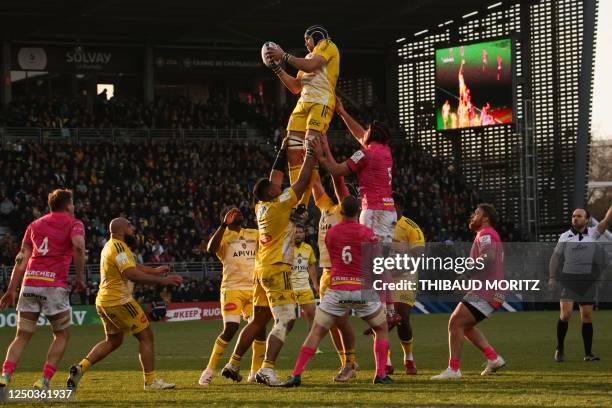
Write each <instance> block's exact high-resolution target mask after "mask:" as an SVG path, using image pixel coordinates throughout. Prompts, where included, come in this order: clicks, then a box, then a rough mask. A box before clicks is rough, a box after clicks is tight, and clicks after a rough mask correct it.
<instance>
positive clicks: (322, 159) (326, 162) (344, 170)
mask: <svg viewBox="0 0 612 408" xmlns="http://www.w3.org/2000/svg"><path fill="white" fill-rule="evenodd" d="M310 143H311V146H312V148H313V150H314V154H315V156H316V157H317V160H319V163H321V165H322V166H323V167H325V168H326V169H327V171H329V172H330V173H331V174H332V176H348V175H349V174H351V169H349V167H348V165H347V164H346V162H342V163H340V164H338V163H336V160H334V158H333V157H331V156H327V155H326V154H325V152H324V150H323V146H322V145H321V141H320V140H318V139H314V140H313V141H311V142H310Z"/></svg>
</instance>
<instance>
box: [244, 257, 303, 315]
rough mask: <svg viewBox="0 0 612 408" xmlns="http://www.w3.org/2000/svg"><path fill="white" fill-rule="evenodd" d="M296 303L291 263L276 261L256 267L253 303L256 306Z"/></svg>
mask: <svg viewBox="0 0 612 408" xmlns="http://www.w3.org/2000/svg"><path fill="white" fill-rule="evenodd" d="M294 303H295V293H294V292H293V288H292V287H291V265H287V264H284V263H280V262H279V263H276V264H273V265H263V266H261V267H256V268H255V282H254V283H253V304H254V305H255V306H269V307H274V306H279V305H291V304H294Z"/></svg>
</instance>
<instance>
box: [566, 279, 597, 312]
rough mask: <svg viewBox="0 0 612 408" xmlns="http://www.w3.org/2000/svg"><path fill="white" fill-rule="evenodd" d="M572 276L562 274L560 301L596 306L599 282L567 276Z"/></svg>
mask: <svg viewBox="0 0 612 408" xmlns="http://www.w3.org/2000/svg"><path fill="white" fill-rule="evenodd" d="M564 275H571V274H561V276H560V277H559V284H560V285H561V293H560V295H559V300H560V301H561V302H566V301H572V302H578V304H580V305H593V304H595V297H596V291H595V287H596V285H597V280H596V279H593V278H591V277H590V275H588V276H589V277H586V278H584V279H578V278H577V277H576V276H567V277H564Z"/></svg>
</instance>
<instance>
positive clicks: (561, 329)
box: [557, 319, 569, 351]
mask: <svg viewBox="0 0 612 408" xmlns="http://www.w3.org/2000/svg"><path fill="white" fill-rule="evenodd" d="M568 327H569V322H568V321H563V320H561V319H559V321H557V350H559V351H563V343H564V342H565V335H566V334H567V328H568Z"/></svg>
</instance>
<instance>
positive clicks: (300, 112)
mask: <svg viewBox="0 0 612 408" xmlns="http://www.w3.org/2000/svg"><path fill="white" fill-rule="evenodd" d="M304 43H305V45H306V48H307V49H308V55H306V57H305V58H298V57H296V56H294V55H291V54H288V53H286V52H285V51H283V49H282V48H280V47H278V48H270V49H269V50H268V54H267V56H268V58H270V59H271V60H272V61H275V60H276V61H279V60H282V61H283V62H284V63H286V64H289V65H292V66H293V67H295V68H297V69H298V70H299V71H298V73H297V75H296V76H295V77H293V76H291V75H289V74H288V73H287V72H285V71H284V70H283V69H282V68H281V67H280V66H278V65H275V64H271V65H270V68H271V69H272V70H273V71H274V72H275V73H276V75H278V77H279V79H280V80H281V81H282V83H283V84H284V85H285V86H286V87H287V89H289V91H291V92H292V93H294V94H300V99H299V100H298V102H297V105H296V106H295V109H294V110H293V112H292V113H291V117H290V118H289V123H288V125H287V136H288V137H289V145H288V160H289V180H290V182H291V183H292V184H293V183H295V181H296V179H297V177H298V174H299V172H300V167H301V165H302V162H303V161H304V141H305V139H312V138H315V137H317V136H320V135H321V134H325V133H326V132H327V129H328V128H329V124H330V122H331V120H332V117H333V116H334V106H335V104H336V82H337V81H338V76H339V75H340V52H339V51H338V47H337V46H336V44H334V42H333V41H332V40H331V38H330V36H329V34H328V33H327V30H325V28H323V27H322V26H320V25H314V26H311V27H308V28H307V29H306V32H305V33H304ZM313 173H318V171H317V166H316V165H315V170H314V171H313ZM311 180H312V178H311ZM311 186H312V184H310V185H309V187H308V189H307V190H306V191H305V194H304V195H303V196H302V197H301V199H300V201H299V203H300V204H305V205H306V206H308V201H309V199H310V189H311ZM298 198H299V196H298Z"/></svg>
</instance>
